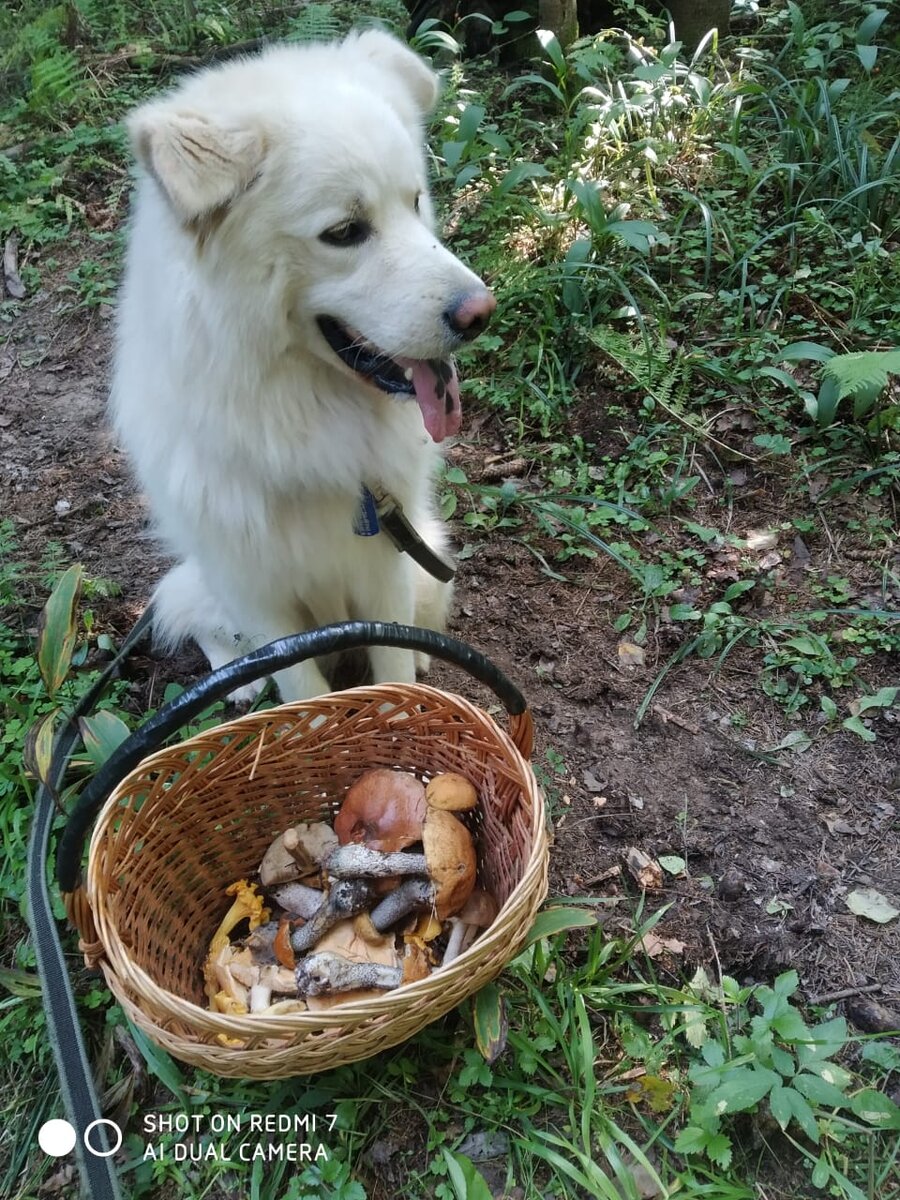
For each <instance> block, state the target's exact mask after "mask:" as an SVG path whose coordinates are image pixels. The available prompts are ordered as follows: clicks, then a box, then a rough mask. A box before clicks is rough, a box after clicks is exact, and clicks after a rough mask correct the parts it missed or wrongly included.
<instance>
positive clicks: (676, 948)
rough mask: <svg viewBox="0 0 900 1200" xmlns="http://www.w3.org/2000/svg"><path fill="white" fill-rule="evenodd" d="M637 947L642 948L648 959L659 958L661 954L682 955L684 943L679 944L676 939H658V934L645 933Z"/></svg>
mask: <svg viewBox="0 0 900 1200" xmlns="http://www.w3.org/2000/svg"><path fill="white" fill-rule="evenodd" d="M638 945H639V946H640V947H641V948H642V950H643V951H644V953H645V954H646V955H647V957H648V958H659V956H660V955H661V954H666V953H668V954H683V953H684V948H685V945H686V943H685V942H679V940H678V938H664V937H659V935H658V934H655V933H653V932H652V931H651V932H650V933H645V934H644V936H643V937H642V938H641V940H640V941H639V942H638Z"/></svg>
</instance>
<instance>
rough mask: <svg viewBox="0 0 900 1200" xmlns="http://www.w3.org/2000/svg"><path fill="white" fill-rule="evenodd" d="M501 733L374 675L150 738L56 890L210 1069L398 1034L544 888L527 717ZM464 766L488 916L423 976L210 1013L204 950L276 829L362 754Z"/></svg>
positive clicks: (523, 930)
mask: <svg viewBox="0 0 900 1200" xmlns="http://www.w3.org/2000/svg"><path fill="white" fill-rule="evenodd" d="M508 726H509V733H507V732H505V731H504V729H502V728H501V727H500V726H499V725H498V724H497V723H496V722H495V720H494V719H493V717H491V716H490V715H488V713H486V712H485V711H483V710H482V709H480V708H478V707H477V706H475V705H473V704H471V703H469V702H468V701H466V700H464V699H462V698H461V697H459V696H456V695H454V694H452V693H448V692H445V691H440V690H438V689H436V688H433V687H428V686H425V685H422V684H410V685H380V686H373V687H364V688H354V689H351V690H348V691H344V692H336V693H332V694H330V695H327V696H323V697H321V698H319V699H316V700H311V701H305V702H303V703H295V704H286V705H282V706H280V707H277V708H272V709H268V710H266V711H263V712H259V713H254V714H251V715H248V716H245V717H241V718H238V719H237V720H234V721H230V722H228V723H227V724H223V725H219V726H218V727H216V728H215V729H212V730H209V731H207V732H204V733H201V734H198V735H197V736H195V737H192V738H190V739H189V740H187V741H184V742H182V743H181V744H179V745H177V746H174V747H172V748H169V749H164V750H160V751H157V752H156V753H155V754H152V755H150V756H149V757H147V758H145V759H144V760H143V761H142V762H141V763H140V765H139V766H138V767H137V768H136V769H134V770H133V771H131V773H130V774H128V775H127V777H126V778H125V779H124V780H123V781H122V783H121V784H120V785H119V786H118V787H117V788H116V789H115V790H114V791H113V793H112V794H111V795H110V796H109V798H108V799H107V801H106V803H105V805H104V806H103V809H102V811H101V813H100V816H99V818H98V820H97V823H96V826H95V828H94V832H93V836H92V839H91V844H90V853H89V859H88V867H87V871H86V874H85V877H84V881H83V884H82V886H81V887H80V888H79V889H78V890H77V891H75V892H74V893H72V894H70V895H68V896H67V897H66V900H67V905H68V909H69V913H70V917H71V918H72V920H73V921H74V923H75V924H76V925H77V927H78V929H79V931H80V934H81V939H82V949H83V951H84V953H85V958H86V960H87V961H88V962H89V963H90V964H92V965H99V966H100V968H101V969H102V970H103V973H104V975H105V976H106V980H107V983H108V985H109V987H110V989H111V990H112V991H113V993H114V994H115V995H116V997H117V998H118V1000H119V1001H120V1003H121V1004H122V1006H123V1008H124V1009H125V1011H126V1012H127V1013H128V1015H129V1017H130V1018H131V1019H132V1020H133V1021H134V1022H135V1024H136V1025H138V1026H139V1027H140V1028H141V1029H143V1030H144V1031H145V1032H146V1033H147V1035H148V1036H149V1037H150V1038H151V1039H152V1040H153V1041H154V1042H156V1043H157V1044H158V1045H160V1046H162V1047H164V1048H165V1049H166V1050H168V1051H169V1052H170V1053H171V1054H172V1055H174V1056H175V1057H176V1058H178V1059H181V1060H182V1061H185V1062H188V1063H192V1064H194V1065H196V1066H198V1067H203V1068H205V1069H206V1070H209V1071H212V1072H214V1073H216V1074H218V1075H225V1076H239V1077H243V1078H254V1079H275V1078H281V1077H285V1076H291V1075H298V1074H311V1073H313V1072H316V1071H322V1070H327V1069H330V1068H333V1067H337V1066H340V1065H342V1064H345V1063H349V1062H353V1061H355V1060H357V1059H361V1058H365V1057H368V1056H369V1055H372V1054H375V1053H377V1052H378V1051H380V1050H383V1049H385V1048H387V1047H389V1046H393V1045H396V1044H397V1043H398V1042H401V1041H403V1040H404V1039H406V1038H408V1037H409V1036H411V1035H412V1034H414V1033H416V1032H417V1031H418V1030H419V1029H421V1028H422V1027H423V1026H425V1025H427V1024H428V1023H429V1022H431V1021H434V1020H436V1019H437V1018H438V1017H440V1016H442V1015H443V1014H444V1013H446V1012H448V1011H449V1010H450V1009H452V1008H453V1007H454V1006H455V1005H457V1004H459V1003H460V1002H461V1001H462V1000H464V999H465V998H466V997H467V996H469V995H471V994H472V993H473V992H475V991H477V990H478V989H479V988H481V987H482V986H483V985H484V984H485V983H487V982H488V981H489V980H490V979H492V978H494V977H495V976H496V975H497V974H498V973H499V972H500V971H501V970H502V969H503V967H504V966H505V964H506V963H508V962H509V961H510V959H511V958H512V957H514V956H515V954H516V953H517V952H518V950H519V948H520V947H521V945H522V943H523V941H524V939H525V937H526V935H527V933H528V930H529V928H530V927H531V924H532V922H533V920H534V916H535V913H536V911H537V909H538V907H539V905H540V904H541V902H542V900H543V899H544V896H545V894H546V887H547V857H548V855H547V834H546V828H545V820H544V808H543V800H542V797H541V794H540V791H539V789H538V786H537V783H536V781H535V777H534V774H533V772H532V770H531V767H530V765H529V763H528V757H529V755H530V753H531V717H530V715H529V713H528V712H527V711H526V712H524V713H522V714H520V715H516V716H511V717H509V718H508ZM379 766H380V767H392V768H395V769H399V770H404V771H412V772H414V773H415V774H416V775H418V776H419V777H420V778H422V779H423V780H426V781H427V780H428V779H429V778H430V777H431V776H432V775H435V774H437V773H439V772H442V771H456V772H459V773H460V774H462V775H465V776H467V777H468V778H469V779H470V780H471V781H472V782H473V783H474V784H475V786H476V788H477V789H478V792H479V799H480V805H479V809H478V811H477V813H476V814H475V816H474V819H473V822H472V832H473V835H474V837H475V841H476V846H477V851H478V870H479V882H480V884H481V885H482V886H484V887H485V888H487V889H488V890H489V891H490V892H492V893H493V894H494V896H495V897H496V898H497V901H498V903H499V905H500V911H499V915H498V917H497V919H496V921H495V922H494V923H493V925H492V926H491V927H490V929H488V930H487V931H486V932H485V933H484V934H483V935H482V936H481V937H480V938H479V939H478V940H477V941H475V943H474V944H473V945H472V946H471V947H470V948H469V949H468V950H467V951H466V952H465V953H464V954H463V955H462V956H461V957H459V958H458V959H456V960H455V961H454V962H453V963H452V964H449V965H448V966H447V967H443V968H440V969H439V970H436V971H435V972H434V973H433V974H432V975H431V976H430V977H429V978H427V979H424V980H421V981H419V982H417V983H414V984H408V985H406V986H405V987H402V988H399V989H397V990H395V991H392V992H386V993H384V994H383V995H382V996H379V997H378V998H377V999H372V1000H369V1001H366V1002H364V1003H356V1004H347V1005H340V1006H337V1007H335V1008H332V1009H329V1010H328V1011H324V1012H316V1013H311V1012H310V1013H299V1014H289V1015H283V1016H270V1017H265V1016H260V1017H257V1016H253V1017H250V1016H245V1017H235V1016H225V1015H222V1014H218V1013H212V1012H209V1011H208V1010H207V1008H206V1006H205V997H204V995H203V986H202V973H201V966H202V963H203V959H204V957H205V955H206V952H207V948H208V945H209V940H210V937H211V936H212V933H213V932H214V930H215V929H216V927H217V925H218V923H219V921H220V920H221V917H222V915H223V914H224V912H225V911H226V909H227V908H228V905H229V903H230V902H229V900H228V898H227V897H226V896H225V888H226V887H227V886H228V885H229V884H230V883H232V882H233V881H235V880H237V879H239V878H246V877H252V876H253V875H254V873H255V872H256V870H257V868H258V864H259V862H260V859H261V858H262V855H263V853H264V851H265V849H266V847H267V846H268V844H269V843H270V842H271V840H272V838H273V837H275V836H276V835H277V834H278V833H279V832H281V831H282V830H283V829H285V828H287V826H289V825H291V824H295V823H297V822H298V821H311V820H312V821H315V820H326V821H330V820H332V819H333V816H334V813H335V812H336V810H337V808H338V807H339V806H340V804H341V801H342V798H343V796H344V795H345V793H346V791H347V789H348V788H349V786H350V785H351V784H352V783H353V782H354V780H355V779H356V778H357V777H358V776H359V775H361V774H362V773H363V771H366V770H368V769H369V768H371V767H379Z"/></svg>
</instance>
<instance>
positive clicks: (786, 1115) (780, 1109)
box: [769, 1086, 794, 1129]
mask: <svg viewBox="0 0 900 1200" xmlns="http://www.w3.org/2000/svg"><path fill="white" fill-rule="evenodd" d="M791 1090H792V1089H791V1088H789V1087H780V1086H779V1087H773V1088H772V1090H771V1092H770V1093H769V1108H770V1110H771V1112H772V1116H773V1117H774V1118H775V1120H776V1121H777V1122H778V1124H779V1125H780V1126H781V1128H782V1129H786V1128H787V1126H788V1123H789V1122H790V1120H791V1118H792V1117H793V1115H794V1110H793V1107H792V1105H791V1097H790V1093H791Z"/></svg>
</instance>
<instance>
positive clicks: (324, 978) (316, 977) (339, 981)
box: [296, 952, 403, 1007]
mask: <svg viewBox="0 0 900 1200" xmlns="http://www.w3.org/2000/svg"><path fill="white" fill-rule="evenodd" d="M296 975H297V991H298V992H299V993H300V994H301V995H302V996H308V997H310V998H315V997H317V996H331V995H333V994H334V993H335V992H356V991H367V992H368V991H372V990H374V989H376V988H377V989H379V990H388V989H390V988H395V987H399V986H400V984H401V983H402V981H403V969H402V968H401V967H385V966H382V965H381V964H380V963H359V962H351V961H350V960H349V959H347V958H344V957H343V955H341V954H328V953H325V952H321V953H317V954H310V955H308V956H307V957H306V958H303V959H301V960H300V962H298V963H297V972H296ZM348 999H349V998H348V997H345V998H344V1003H347V1000H348ZM310 1007H312V1006H310Z"/></svg>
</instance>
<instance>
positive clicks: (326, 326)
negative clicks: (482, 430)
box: [316, 317, 462, 442]
mask: <svg viewBox="0 0 900 1200" xmlns="http://www.w3.org/2000/svg"><path fill="white" fill-rule="evenodd" d="M316 321H317V323H318V326H319V329H320V331H321V333H322V336H323V337H324V338H325V341H326V342H327V343H328V345H329V346H330V347H331V349H332V350H333V351H334V353H335V354H336V355H337V356H338V358H339V359H340V360H341V362H342V363H344V364H345V365H346V366H348V367H349V368H350V370H351V371H354V372H355V373H356V374H357V375H359V376H361V377H362V378H363V379H365V380H366V382H367V383H370V384H372V385H373V387H377V388H378V390H379V391H381V392H386V393H387V394H388V395H389V396H409V397H410V398H413V397H415V399H416V400H417V401H418V405H419V408H420V409H421V410H422V418H423V420H424V422H425V428H426V429H427V430H428V432H429V434H430V435H431V437H432V440H433V441H435V442H442V441H443V440H444V438H445V437H449V436H450V435H451V434H454V433H456V432H457V431H458V430H459V427H460V424H461V422H462V409H461V407H460V403H459V381H458V379H457V377H456V368H455V367H454V365H453V362H452V360H450V359H439V358H391V357H390V355H388V354H386V353H385V352H384V351H383V350H380V349H379V348H378V347H377V346H374V345H372V343H371V342H369V341H367V340H366V339H365V338H364V337H363V336H362V334H360V333H357V332H356V330H354V329H351V328H350V326H349V325H343V324H342V323H341V322H340V321H337V320H335V318H334V317H317V318H316Z"/></svg>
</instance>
